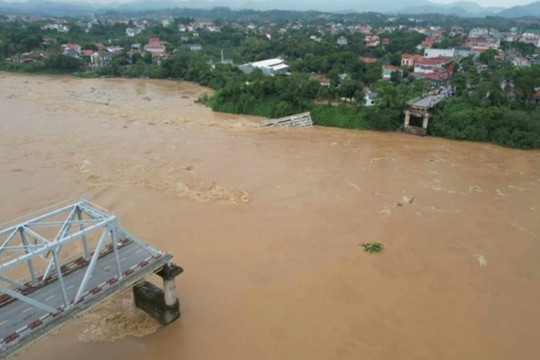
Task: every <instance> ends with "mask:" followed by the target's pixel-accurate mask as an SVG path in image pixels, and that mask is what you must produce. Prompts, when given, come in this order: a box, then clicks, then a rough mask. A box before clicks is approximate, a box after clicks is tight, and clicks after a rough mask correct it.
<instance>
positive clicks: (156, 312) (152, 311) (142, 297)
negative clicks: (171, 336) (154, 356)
mask: <svg viewBox="0 0 540 360" xmlns="http://www.w3.org/2000/svg"><path fill="white" fill-rule="evenodd" d="M183 271H184V270H183V269H182V268H181V267H180V266H176V265H175V264H172V263H170V264H166V265H165V266H164V267H163V268H162V269H161V270H159V271H158V272H157V273H156V274H157V275H158V276H160V277H161V278H162V279H163V290H161V289H160V288H159V287H157V286H155V285H154V284H152V283H150V282H148V281H145V282H143V283H140V284H137V285H135V286H134V287H133V298H134V300H135V306H136V307H137V308H139V309H141V310H143V311H144V312H146V313H147V314H148V315H150V316H152V317H153V318H154V319H155V320H156V321H157V322H159V323H160V324H161V325H164V326H165V325H169V324H170V323H172V322H173V321H175V320H176V319H178V318H179V317H180V302H179V301H178V297H177V296H176V284H175V280H174V279H175V278H176V277H177V276H178V275H180V274H181V273H182V272H183Z"/></svg>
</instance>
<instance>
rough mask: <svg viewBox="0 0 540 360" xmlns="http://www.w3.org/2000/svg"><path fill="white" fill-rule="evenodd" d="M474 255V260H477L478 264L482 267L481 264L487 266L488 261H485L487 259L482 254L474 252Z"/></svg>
mask: <svg viewBox="0 0 540 360" xmlns="http://www.w3.org/2000/svg"><path fill="white" fill-rule="evenodd" d="M474 257H475V258H476V260H477V261H478V265H480V267H483V266H487V265H488V262H487V259H486V257H485V256H484V255H482V254H475V255H474Z"/></svg>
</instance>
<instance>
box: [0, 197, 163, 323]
mask: <svg viewBox="0 0 540 360" xmlns="http://www.w3.org/2000/svg"><path fill="white" fill-rule="evenodd" d="M126 243H135V245H136V246H138V247H139V248H140V249H142V250H144V251H145V252H146V253H148V254H149V256H156V255H158V254H159V253H160V251H159V250H157V249H155V248H153V247H151V246H150V245H148V244H145V243H143V242H142V241H141V240H139V239H138V238H137V237H135V236H134V235H133V234H131V233H129V232H128V231H127V230H126V229H125V228H123V227H122V226H121V225H120V224H118V222H117V220H116V216H114V215H111V214H109V213H108V212H107V211H106V210H105V209H102V208H101V207H99V206H97V205H95V204H93V203H91V202H90V201H88V200H86V199H81V200H79V201H76V202H73V203H70V204H68V205H65V206H61V207H59V208H56V209H53V210H50V211H48V212H46V213H42V214H41V215H38V216H36V217H34V218H32V219H29V220H26V221H21V222H20V223H18V224H15V225H11V226H8V227H6V228H4V229H0V295H1V293H3V294H5V295H3V296H9V297H11V298H14V299H18V300H20V301H23V302H25V303H27V304H28V305H30V306H33V307H36V308H39V309H41V310H44V311H46V312H48V313H55V312H57V311H58V308H53V307H51V306H50V305H48V304H47V303H46V302H44V301H40V300H37V299H33V298H32V297H31V292H32V289H35V288H38V287H40V286H43V285H45V284H48V283H50V282H51V281H56V283H57V284H58V285H59V289H60V293H61V298H62V303H63V306H61V307H62V309H63V310H66V309H69V308H71V307H73V306H76V305H77V304H78V302H79V301H80V300H81V298H82V297H83V295H84V294H85V293H87V291H88V289H87V284H88V281H89V279H90V278H91V277H92V274H93V272H94V269H95V266H96V263H97V262H98V261H99V259H100V258H101V257H102V256H103V255H104V254H110V253H113V254H114V258H115V269H114V270H115V273H116V274H115V276H116V279H117V280H120V279H122V278H123V277H124V276H125V274H124V269H123V268H122V266H121V262H120V256H119V249H120V248H121V247H122V246H124V245H125V244H126ZM66 248H69V249H66ZM74 249H75V250H74ZM77 264H84V266H80V269H84V276H82V280H81V281H80V283H78V284H77V285H76V286H77V291H76V292H74V293H73V291H72V292H71V293H72V295H71V296H69V295H68V291H67V289H66V285H65V283H64V273H65V270H66V269H67V268H71V267H77ZM0 306H1V302H0Z"/></svg>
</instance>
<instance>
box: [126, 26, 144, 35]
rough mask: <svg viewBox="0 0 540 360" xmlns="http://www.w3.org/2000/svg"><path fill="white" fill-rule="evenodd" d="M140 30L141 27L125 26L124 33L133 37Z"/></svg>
mask: <svg viewBox="0 0 540 360" xmlns="http://www.w3.org/2000/svg"><path fill="white" fill-rule="evenodd" d="M140 32H141V29H139V28H127V29H126V35H127V36H128V37H134V36H135V35H137V34H139V33H140Z"/></svg>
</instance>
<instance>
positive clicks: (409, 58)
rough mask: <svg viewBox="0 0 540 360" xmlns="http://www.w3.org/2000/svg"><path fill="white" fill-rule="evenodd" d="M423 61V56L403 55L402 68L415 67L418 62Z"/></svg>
mask: <svg viewBox="0 0 540 360" xmlns="http://www.w3.org/2000/svg"><path fill="white" fill-rule="evenodd" d="M420 59H422V55H410V54H402V55H401V66H402V67H413V66H414V64H416V62H417V61H418V60H420Z"/></svg>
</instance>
